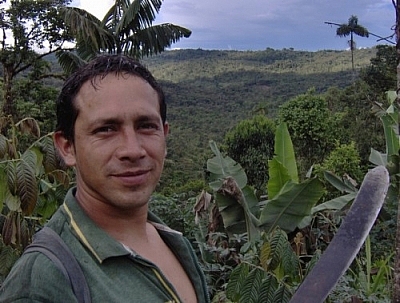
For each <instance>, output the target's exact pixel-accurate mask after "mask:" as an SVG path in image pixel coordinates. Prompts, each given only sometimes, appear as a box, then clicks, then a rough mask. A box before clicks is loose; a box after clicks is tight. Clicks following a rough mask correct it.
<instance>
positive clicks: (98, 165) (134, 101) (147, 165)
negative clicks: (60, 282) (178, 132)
mask: <svg viewBox="0 0 400 303" xmlns="http://www.w3.org/2000/svg"><path fill="white" fill-rule="evenodd" d="M96 84H97V89H95V88H94V87H93V86H92V84H91V83H90V81H89V82H86V83H84V85H83V86H82V88H81V89H80V91H79V93H78V94H77V96H76V100H75V102H76V103H75V104H76V106H77V108H78V111H79V114H78V117H77V119H76V122H75V140H74V142H73V143H71V142H69V141H66V140H65V138H63V137H62V136H61V135H57V134H56V135H55V141H56V144H57V145H58V148H59V150H60V152H61V154H62V156H63V158H64V161H65V162H66V164H67V165H69V166H75V168H76V175H77V180H76V181H77V193H76V197H77V199H78V201H79V202H80V203H81V204H83V205H86V206H89V205H91V207H100V208H101V207H105V209H107V208H110V207H111V208H113V209H122V210H128V209H131V210H134V209H136V208H140V207H142V208H143V206H144V208H143V209H146V208H147V202H148V200H149V197H150V195H151V194H152V192H153V191H154V189H155V187H156V185H157V183H158V180H159V178H160V175H161V172H162V169H163V164H164V158H165V155H166V145H165V141H166V136H167V133H168V124H163V122H162V119H161V116H160V107H159V101H158V95H157V93H156V91H155V90H154V89H153V88H152V87H151V86H150V85H149V84H148V83H147V82H145V81H144V80H143V79H141V78H139V77H136V76H132V75H126V74H124V75H119V76H117V75H115V74H109V75H107V76H106V77H105V78H104V79H100V78H97V79H96ZM58 141H59V142H58Z"/></svg>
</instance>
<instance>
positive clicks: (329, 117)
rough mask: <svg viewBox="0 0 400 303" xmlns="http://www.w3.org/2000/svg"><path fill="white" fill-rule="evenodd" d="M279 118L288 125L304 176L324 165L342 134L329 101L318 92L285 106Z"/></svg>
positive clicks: (296, 98) (291, 101) (287, 103)
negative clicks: (318, 165) (339, 135)
mask: <svg viewBox="0 0 400 303" xmlns="http://www.w3.org/2000/svg"><path fill="white" fill-rule="evenodd" d="M279 118H280V121H282V122H286V123H287V125H288V129H289V133H290V135H291V138H292V140H293V145H294V148H295V150H296V152H297V155H298V157H299V161H300V162H301V163H302V170H301V171H302V172H305V171H307V170H308V169H309V168H310V167H311V166H312V165H313V164H315V163H320V162H321V161H322V160H323V159H324V157H325V156H326V155H327V154H328V153H329V152H330V150H331V149H332V148H333V146H334V142H335V139H336V134H337V133H338V132H339V128H338V123H337V122H338V121H337V120H338V119H337V115H334V114H332V112H330V111H329V109H328V106H327V102H326V100H325V99H324V98H323V97H322V96H318V95H316V94H315V91H314V90H309V91H308V92H307V93H306V94H303V95H299V96H297V97H295V98H293V99H291V100H289V101H288V102H286V103H285V104H283V105H282V106H281V108H280V111H279Z"/></svg>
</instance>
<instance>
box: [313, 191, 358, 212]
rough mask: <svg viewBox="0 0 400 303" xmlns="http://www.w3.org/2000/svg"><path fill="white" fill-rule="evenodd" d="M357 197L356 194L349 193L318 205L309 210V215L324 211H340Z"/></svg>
mask: <svg viewBox="0 0 400 303" xmlns="http://www.w3.org/2000/svg"><path fill="white" fill-rule="evenodd" d="M356 196H357V192H353V193H349V194H347V195H343V196H340V197H337V198H334V199H332V200H329V201H326V202H324V203H321V204H318V205H317V206H314V207H313V208H312V209H311V213H312V214H315V213H317V212H319V211H324V210H341V209H342V208H343V207H345V206H346V205H347V204H349V203H350V202H351V201H353V200H354V199H355V197H356Z"/></svg>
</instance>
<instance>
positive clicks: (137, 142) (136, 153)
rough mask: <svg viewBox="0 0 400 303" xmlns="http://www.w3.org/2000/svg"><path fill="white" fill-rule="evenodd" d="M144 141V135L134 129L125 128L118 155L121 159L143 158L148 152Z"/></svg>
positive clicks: (119, 142) (119, 143)
mask: <svg viewBox="0 0 400 303" xmlns="http://www.w3.org/2000/svg"><path fill="white" fill-rule="evenodd" d="M142 141H143V140H142V137H141V136H140V134H138V133H137V132H136V131H135V130H134V129H125V130H124V131H122V132H121V135H120V140H119V141H118V147H117V149H116V156H117V157H118V158H119V159H120V160H135V159H139V158H142V157H143V156H144V155H145V154H146V151H145V149H144V147H143V142H142Z"/></svg>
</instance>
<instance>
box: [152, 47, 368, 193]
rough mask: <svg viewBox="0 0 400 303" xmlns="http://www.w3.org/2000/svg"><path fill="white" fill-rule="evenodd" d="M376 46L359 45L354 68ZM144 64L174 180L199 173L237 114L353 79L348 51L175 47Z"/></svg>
mask: <svg viewBox="0 0 400 303" xmlns="http://www.w3.org/2000/svg"><path fill="white" fill-rule="evenodd" d="M375 53H376V50H375V49H362V50H357V51H356V52H355V66H356V72H357V71H358V70H359V69H360V68H362V67H365V66H367V65H368V64H369V63H370V59H371V58H372V57H374V56H375ZM144 63H145V64H146V65H147V66H148V67H149V69H150V70H151V71H152V72H153V74H154V75H155V77H156V78H157V79H159V81H160V82H161V84H162V86H163V87H164V89H165V91H166V94H167V102H168V120H169V122H170V124H171V134H170V136H169V142H168V144H169V154H168V161H167V164H166V166H167V169H166V173H165V175H164V177H163V180H164V183H165V182H167V183H168V182H170V181H171V180H172V179H173V180H174V182H175V185H176V186H179V185H182V184H183V183H185V182H187V181H188V180H189V179H195V178H201V177H202V171H203V165H204V163H205V159H206V158H207V155H209V146H208V142H209V140H215V141H217V142H221V141H222V138H223V136H224V134H225V133H226V132H227V131H228V130H229V129H230V128H231V127H233V126H234V125H236V124H237V123H238V122H239V121H241V120H243V119H246V118H249V117H251V116H252V115H253V114H255V113H256V112H259V111H263V112H264V113H266V115H267V116H269V117H271V118H273V117H275V114H276V111H277V109H278V107H279V106H280V105H281V104H283V103H284V102H286V101H288V100H289V99H290V98H292V97H295V96H297V95H299V94H302V93H304V92H306V91H307V90H308V89H309V88H312V87H314V88H315V89H316V91H317V92H325V91H326V90H327V89H328V88H329V87H333V86H337V87H340V88H343V87H346V86H348V85H349V84H350V83H351V82H352V81H353V80H354V78H355V75H354V73H353V72H352V70H351V54H350V52H348V51H330V50H325V51H318V52H306V51H295V50H293V49H283V50H274V49H266V50H265V51H246V52H244V51H216V50H212V51H207V50H201V49H197V50H174V51H168V52H164V53H162V54H160V55H158V56H154V57H151V58H146V59H144ZM172 174H173V175H172ZM177 180H182V182H178V183H177ZM170 185H171V184H170Z"/></svg>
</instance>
